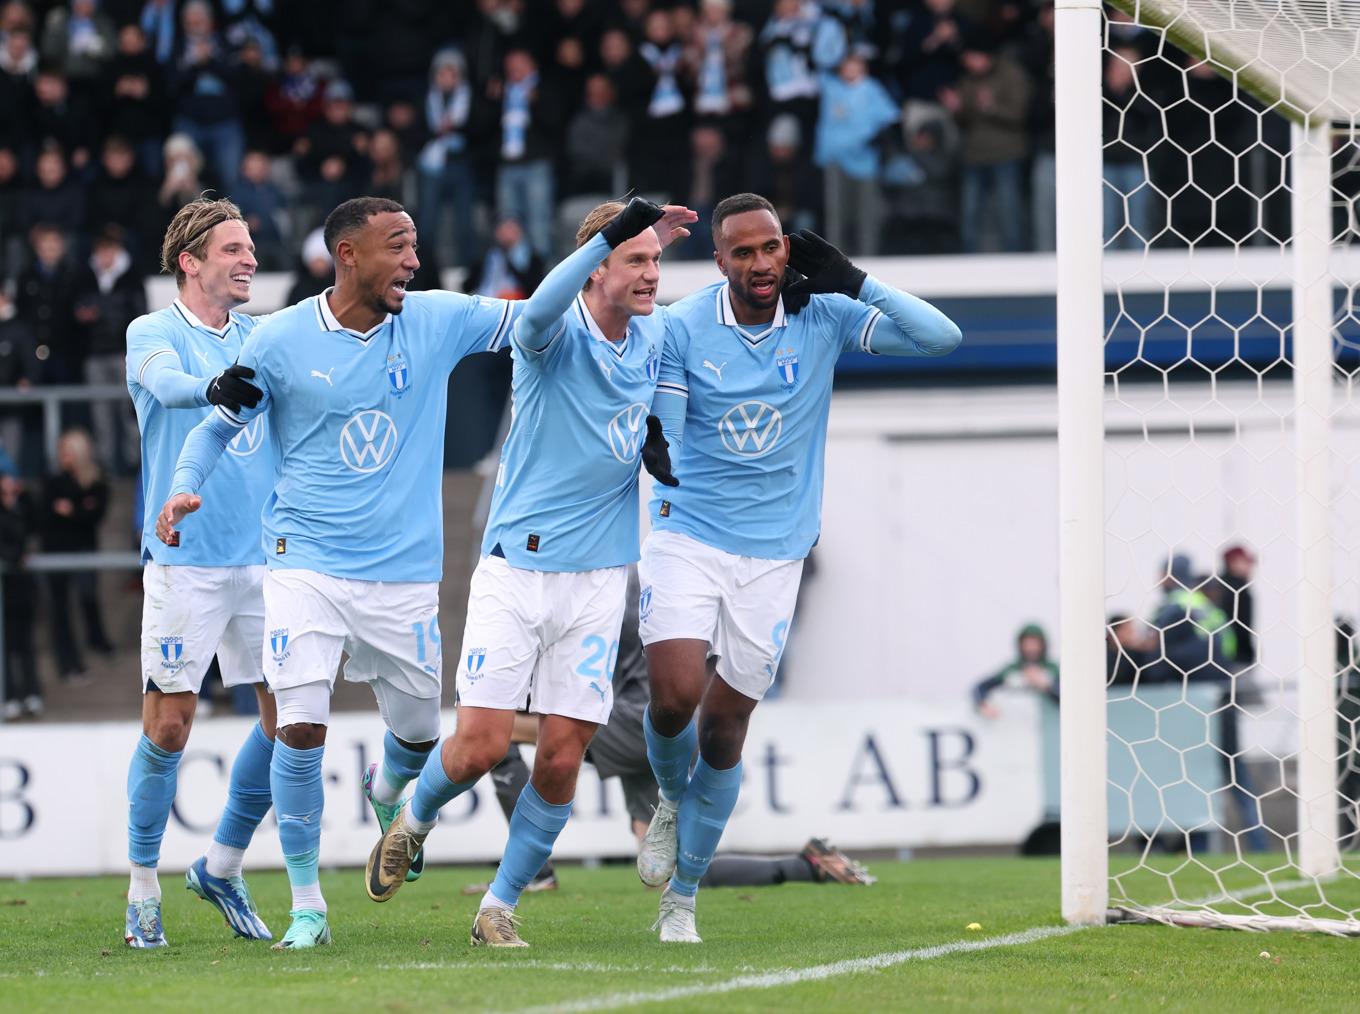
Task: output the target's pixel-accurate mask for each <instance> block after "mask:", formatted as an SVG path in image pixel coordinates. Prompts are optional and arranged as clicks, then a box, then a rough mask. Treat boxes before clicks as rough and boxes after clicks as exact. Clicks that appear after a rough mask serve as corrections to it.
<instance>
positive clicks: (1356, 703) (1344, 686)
mask: <svg viewBox="0 0 1360 1014" xmlns="http://www.w3.org/2000/svg"><path fill="white" fill-rule="evenodd" d="M1335 644H1336V740H1337V796H1338V800H1337V801H1338V804H1339V809H1340V811H1341V838H1340V847H1341V848H1342V849H1343V850H1345V851H1350V850H1352V849H1354V848H1355V847H1356V846H1357V845H1360V652H1357V650H1356V649H1357V646H1356V642H1355V626H1354V624H1352V623H1351V621H1350V620H1348V619H1346V618H1345V617H1341V616H1338V617H1337V618H1336V640H1335Z"/></svg>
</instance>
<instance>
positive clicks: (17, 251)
mask: <svg viewBox="0 0 1360 1014" xmlns="http://www.w3.org/2000/svg"><path fill="white" fill-rule="evenodd" d="M26 189H27V188H25V187H24V185H23V179H22V178H21V177H20V174H19V155H18V153H17V152H16V151H15V150H14V149H13V148H6V147H0V278H13V277H14V276H15V275H16V274H18V273H19V265H21V264H22V263H23V261H24V238H23V237H24V233H23V207H24V192H25V190H26Z"/></svg>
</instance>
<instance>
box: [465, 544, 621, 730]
mask: <svg viewBox="0 0 1360 1014" xmlns="http://www.w3.org/2000/svg"><path fill="white" fill-rule="evenodd" d="M627 594H628V568H627V567H604V568H600V569H598V570H586V571H580V572H578V573H547V572H544V571H538V570H520V569H518V568H516V567H512V566H510V564H509V563H507V562H506V561H505V559H504V558H503V557H500V556H484V557H482V559H481V562H480V563H478V564H477V569H476V570H475V571H473V574H472V583H471V586H470V587H469V589H468V614H467V626H466V628H465V629H464V631H463V652H462V654H461V655H460V656H459V658H458V704H459V706H460V707H461V706H467V707H473V708H496V709H499V710H504V711H520V710H523V709H524V708H525V707H527V708H528V709H529V710H530V711H532V712H534V713H536V714H540V715H564V716H566V717H567V718H579V719H581V720H583V721H587V722H597V723H599V724H600V725H603V724H604V723H605V722H607V721H608V720H609V709H610V708H611V707H613V704H614V683H613V680H614V663H615V662H616V661H617V660H618V657H619V631H620V629H622V627H623V607H624V599H625V596H626V595H627Z"/></svg>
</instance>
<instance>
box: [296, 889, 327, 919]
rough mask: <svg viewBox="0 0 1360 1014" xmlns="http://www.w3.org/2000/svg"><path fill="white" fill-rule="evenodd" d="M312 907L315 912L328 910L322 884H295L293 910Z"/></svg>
mask: <svg viewBox="0 0 1360 1014" xmlns="http://www.w3.org/2000/svg"><path fill="white" fill-rule="evenodd" d="M304 908H306V909H311V910H312V911H313V912H324V911H326V899H325V898H323V897H321V885H320V884H319V883H318V884H308V885H307V886H306V887H298V886H297V885H294V886H293V911H294V912H296V911H298V910H300V909H304Z"/></svg>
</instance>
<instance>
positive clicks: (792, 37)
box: [756, 0, 821, 137]
mask: <svg viewBox="0 0 1360 1014" xmlns="http://www.w3.org/2000/svg"><path fill="white" fill-rule="evenodd" d="M817 18H818V11H817V5H816V4H814V3H808V2H806V0H775V4H774V9H773V11H772V12H771V14H770V18H769V20H768V21H766V22H765V25H764V27H763V28H761V30H760V35H759V36H758V37H757V40H756V48H757V50H758V51H759V54H760V65H761V69H762V70H763V72H764V75H763V80H762V81H761V84H762V85H763V87H764V91H765V99H766V113H767V114H768V115H769V116H770V117H771V118H774V117H776V116H779V115H780V114H782V113H791V114H793V115H794V116H796V117H797V118H798V125H799V127H801V128H802V130H803V133H804V135H805V136H808V137H811V136H812V130H813V128H814V126H815V124H816V122H817V96H818V95H819V94H820V92H821V88H820V86H819V84H818V82H817V74H816V70H815V68H814V67H813V64H812V37H813V34H814V33H815V32H816V29H817Z"/></svg>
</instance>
